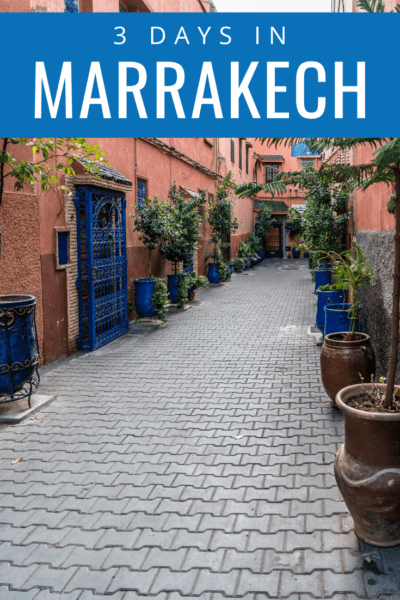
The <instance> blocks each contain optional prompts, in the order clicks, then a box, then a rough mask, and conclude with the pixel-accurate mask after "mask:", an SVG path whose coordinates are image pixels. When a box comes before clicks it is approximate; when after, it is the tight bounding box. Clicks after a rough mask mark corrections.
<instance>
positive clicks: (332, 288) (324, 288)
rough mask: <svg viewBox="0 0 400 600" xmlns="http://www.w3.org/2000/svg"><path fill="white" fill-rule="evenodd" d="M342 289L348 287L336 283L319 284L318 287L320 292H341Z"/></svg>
mask: <svg viewBox="0 0 400 600" xmlns="http://www.w3.org/2000/svg"><path fill="white" fill-rule="evenodd" d="M344 289H348V288H342V287H340V285H338V284H337V283H331V284H329V283H327V284H326V285H320V286H319V288H318V290H319V291H320V292H342V291H343V290H344Z"/></svg>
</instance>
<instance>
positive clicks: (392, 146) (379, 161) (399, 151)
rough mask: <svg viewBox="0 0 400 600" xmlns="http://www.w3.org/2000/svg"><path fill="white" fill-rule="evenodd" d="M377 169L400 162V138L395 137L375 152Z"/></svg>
mask: <svg viewBox="0 0 400 600" xmlns="http://www.w3.org/2000/svg"><path fill="white" fill-rule="evenodd" d="M373 156H374V164H375V165H376V167H377V169H379V170H382V169H387V168H388V167H389V166H390V165H393V164H396V163H397V164H398V163H400V138H393V139H391V140H390V141H388V142H387V143H386V144H385V145H384V146H381V147H380V148H378V149H377V150H375V152H374V153H373Z"/></svg>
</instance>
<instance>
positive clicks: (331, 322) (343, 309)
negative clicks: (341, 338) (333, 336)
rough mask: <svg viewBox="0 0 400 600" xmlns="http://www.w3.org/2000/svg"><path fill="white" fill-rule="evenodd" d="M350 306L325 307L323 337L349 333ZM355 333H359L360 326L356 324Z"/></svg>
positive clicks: (333, 305)
mask: <svg viewBox="0 0 400 600" xmlns="http://www.w3.org/2000/svg"><path fill="white" fill-rule="evenodd" d="M350 307H351V304H331V305H330V306H325V308H324V311H325V335H328V334H329V333H341V332H348V331H350V327H351V319H350V318H349V313H348V310H349V308H350ZM355 331H360V324H359V322H358V319H357V322H356V327H355Z"/></svg>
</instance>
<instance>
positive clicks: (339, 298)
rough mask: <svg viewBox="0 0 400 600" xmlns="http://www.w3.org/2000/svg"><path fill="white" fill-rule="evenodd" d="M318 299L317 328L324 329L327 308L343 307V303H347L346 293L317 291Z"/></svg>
mask: <svg viewBox="0 0 400 600" xmlns="http://www.w3.org/2000/svg"><path fill="white" fill-rule="evenodd" d="M317 297H318V300H317V318H316V320H315V324H316V326H317V327H320V328H321V329H323V328H324V327H325V312H324V308H325V306H328V307H329V306H330V305H331V304H335V305H336V304H342V305H343V303H344V302H346V292H344V291H336V292H321V290H317Z"/></svg>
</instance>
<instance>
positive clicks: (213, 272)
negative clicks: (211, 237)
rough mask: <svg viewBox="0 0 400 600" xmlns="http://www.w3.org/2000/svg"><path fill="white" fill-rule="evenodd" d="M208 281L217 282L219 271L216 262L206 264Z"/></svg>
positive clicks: (218, 280)
mask: <svg viewBox="0 0 400 600" xmlns="http://www.w3.org/2000/svg"><path fill="white" fill-rule="evenodd" d="M208 281H209V282H210V283H219V282H220V278H219V272H218V264H217V263H209V265H208Z"/></svg>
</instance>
